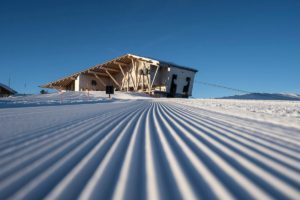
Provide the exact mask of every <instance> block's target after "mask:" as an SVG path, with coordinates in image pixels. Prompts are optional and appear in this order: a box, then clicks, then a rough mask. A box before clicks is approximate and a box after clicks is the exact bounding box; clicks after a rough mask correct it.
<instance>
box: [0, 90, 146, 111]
mask: <svg viewBox="0 0 300 200" xmlns="http://www.w3.org/2000/svg"><path fill="white" fill-rule="evenodd" d="M111 96H112V98H108V95H107V94H105V91H93V92H72V91H68V92H57V93H51V94H37V95H16V96H10V97H7V98H0V108H1V107H2V108H7V107H23V106H41V105H59V104H80V103H100V102H107V101H117V100H130V99H148V98H151V97H149V96H148V95H146V94H141V93H133V92H118V91H116V92H115V94H113V95H111Z"/></svg>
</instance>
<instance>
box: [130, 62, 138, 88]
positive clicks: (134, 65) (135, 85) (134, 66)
mask: <svg viewBox="0 0 300 200" xmlns="http://www.w3.org/2000/svg"><path fill="white" fill-rule="evenodd" d="M131 63H132V70H133V71H134V75H135V79H133V76H132V73H130V74H131V78H132V82H133V84H134V90H137V72H136V70H137V69H136V68H137V67H136V63H135V62H134V61H133V59H131ZM132 70H131V71H132Z"/></svg>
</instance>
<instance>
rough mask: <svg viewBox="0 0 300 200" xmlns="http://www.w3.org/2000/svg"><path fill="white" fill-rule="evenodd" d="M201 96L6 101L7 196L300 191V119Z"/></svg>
mask: <svg viewBox="0 0 300 200" xmlns="http://www.w3.org/2000/svg"><path fill="white" fill-rule="evenodd" d="M194 101H195V100H194ZM201 101H204V100H201ZM201 101H198V104H197V103H195V102H194V103H192V104H191V103H190V102H191V101H190V100H187V99H185V100H182V99H180V100H176V99H174V100H170V99H138V98H137V99H134V98H133V99H131V100H127V101H121V100H115V101H102V102H95V103H88V104H84V103H83V104H74V105H72V104H71V105H51V106H45V105H44V106H34V107H17V108H4V109H0V127H1V134H0V199H8V198H10V199H41V198H45V199H75V198H79V199H111V198H112V199H299V197H300V191H299V190H300V128H297V126H294V125H292V126H290V125H289V124H288V123H284V124H280V123H273V121H272V120H271V121H268V116H267V115H266V116H264V120H261V119H251V118H247V117H243V115H242V116H237V115H232V114H231V113H230V111H228V112H227V113H225V111H224V110H223V111H222V112H219V111H218V110H213V109H212V108H210V109H205V106H202V107H200V106H199V104H200V103H201ZM222 101H223V102H224V104H226V100H219V103H220V104H222ZM199 102H200V103H199ZM207 107H208V106H207ZM248 112H249V111H248ZM249 115H251V112H249ZM270 115H271V116H274V115H272V114H270ZM277 117H278V118H280V116H277ZM281 117H282V116H281ZM284 117H285V118H289V119H293V120H294V122H296V121H297V120H298V122H299V118H298V117H297V116H284Z"/></svg>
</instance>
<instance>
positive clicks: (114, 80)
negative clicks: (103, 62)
mask: <svg viewBox="0 0 300 200" xmlns="http://www.w3.org/2000/svg"><path fill="white" fill-rule="evenodd" d="M105 72H106V73H107V74H108V75H109V77H110V78H111V79H112V80H113V82H114V83H115V84H116V85H117V86H118V87H119V88H121V86H120V84H119V83H118V82H117V81H116V79H115V78H114V77H113V76H112V75H111V74H110V73H109V72H108V71H107V70H105Z"/></svg>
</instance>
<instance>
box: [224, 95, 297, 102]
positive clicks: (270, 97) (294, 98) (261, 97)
mask: <svg viewBox="0 0 300 200" xmlns="http://www.w3.org/2000/svg"><path fill="white" fill-rule="evenodd" d="M220 99H252V100H289V101H300V94H295V93H279V94H277V93H271V94H270V93H249V94H243V95H234V96H228V97H222V98H220Z"/></svg>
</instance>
